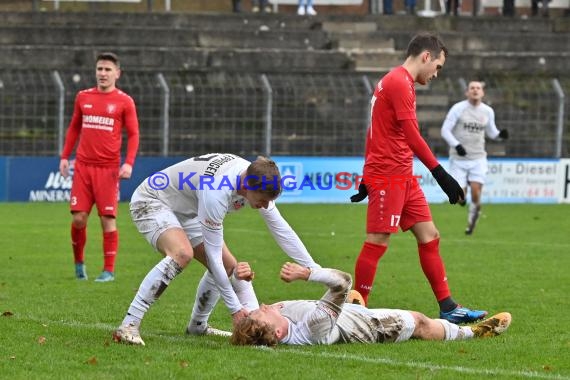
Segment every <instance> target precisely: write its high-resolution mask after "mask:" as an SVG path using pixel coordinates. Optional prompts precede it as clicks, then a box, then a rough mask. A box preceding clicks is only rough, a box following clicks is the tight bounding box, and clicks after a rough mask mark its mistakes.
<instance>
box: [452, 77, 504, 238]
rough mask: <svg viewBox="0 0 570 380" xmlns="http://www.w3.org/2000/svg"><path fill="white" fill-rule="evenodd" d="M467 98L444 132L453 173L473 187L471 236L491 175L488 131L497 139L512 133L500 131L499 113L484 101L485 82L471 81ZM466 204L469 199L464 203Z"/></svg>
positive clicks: (469, 221) (454, 109) (469, 220)
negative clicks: (487, 176) (487, 148)
mask: <svg viewBox="0 0 570 380" xmlns="http://www.w3.org/2000/svg"><path fill="white" fill-rule="evenodd" d="M465 95H466V96H467V99H466V100H463V101H461V102H459V103H456V104H455V105H453V107H451V109H450V110H449V112H448V113H447V116H446V118H445V121H444V122H443V126H442V127H441V135H442V136H443V138H444V139H445V141H446V142H447V144H448V145H449V173H450V174H451V175H452V176H453V177H454V178H455V179H456V180H457V182H458V183H459V184H460V185H461V187H463V190H464V191H465V194H467V185H469V187H470V188H471V204H470V205H469V213H468V216H467V228H466V229H465V233H466V234H467V235H471V234H472V233H473V230H474V229H475V225H476V224H477V220H478V219H479V216H480V215H481V192H482V190H483V184H484V183H485V177H486V175H487V152H486V151H485V134H486V135H487V136H488V137H489V138H491V139H494V140H497V139H503V140H506V139H507V138H508V137H509V132H508V131H507V130H506V129H503V130H501V131H499V130H498V129H497V126H496V125H495V112H494V111H493V109H492V108H491V107H490V106H488V105H487V104H485V103H483V96H484V95H485V92H484V91H483V83H482V82H479V81H471V82H469V85H468V86H467V90H466V92H465ZM461 204H462V205H465V201H463V202H462V203H461Z"/></svg>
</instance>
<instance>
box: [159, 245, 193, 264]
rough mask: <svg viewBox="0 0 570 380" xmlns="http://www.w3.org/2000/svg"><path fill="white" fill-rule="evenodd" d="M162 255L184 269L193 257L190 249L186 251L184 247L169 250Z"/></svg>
mask: <svg viewBox="0 0 570 380" xmlns="http://www.w3.org/2000/svg"><path fill="white" fill-rule="evenodd" d="M164 253H165V254H166V255H167V256H169V257H172V259H173V260H174V261H176V263H177V264H178V265H180V267H182V268H185V267H186V266H187V265H188V263H190V261H192V258H193V257H194V253H193V252H192V249H188V248H185V247H179V248H173V249H169V250H167V251H166V252H164Z"/></svg>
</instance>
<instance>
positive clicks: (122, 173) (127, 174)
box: [119, 164, 133, 179]
mask: <svg viewBox="0 0 570 380" xmlns="http://www.w3.org/2000/svg"><path fill="white" fill-rule="evenodd" d="M131 174H133V167H132V166H131V165H129V164H123V166H121V169H119V178H121V179H129V178H131Z"/></svg>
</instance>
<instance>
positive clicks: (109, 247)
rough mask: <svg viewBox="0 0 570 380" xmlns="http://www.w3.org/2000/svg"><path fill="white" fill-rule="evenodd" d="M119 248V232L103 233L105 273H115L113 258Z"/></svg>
mask: <svg viewBox="0 0 570 380" xmlns="http://www.w3.org/2000/svg"><path fill="white" fill-rule="evenodd" d="M118 248H119V232H118V231H117V230H115V231H111V232H103V257H104V261H105V264H104V266H103V270H106V271H107V272H111V273H114V272H115V257H117V250H118Z"/></svg>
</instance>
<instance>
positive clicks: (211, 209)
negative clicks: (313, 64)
mask: <svg viewBox="0 0 570 380" xmlns="http://www.w3.org/2000/svg"><path fill="white" fill-rule="evenodd" d="M281 190H282V186H281V176H280V174H279V169H278V167H277V165H276V164H275V162H274V161H272V160H270V159H268V158H264V157H259V158H258V159H257V160H255V161H254V162H249V161H247V160H245V159H243V158H241V157H238V156H236V155H233V154H228V153H212V154H207V155H203V156H199V157H194V158H190V159H188V160H185V161H182V162H180V163H178V164H175V165H173V166H170V167H168V168H166V169H164V170H163V171H161V172H157V173H155V174H153V175H151V176H150V177H148V178H147V179H146V180H145V181H144V182H143V183H141V184H140V185H139V187H138V188H137V189H136V190H135V192H134V193H133V196H132V198H131V204H130V211H131V217H132V219H133V221H134V223H135V225H136V226H137V228H138V230H139V232H140V233H141V234H142V235H144V236H145V238H146V239H147V241H148V242H149V243H150V244H151V245H152V246H153V247H154V248H155V249H156V250H157V251H159V252H160V253H162V254H163V255H164V258H163V259H162V260H161V261H160V262H159V263H158V264H157V265H156V266H155V267H154V268H153V269H151V270H150V272H148V274H147V275H146V277H145V278H144V280H143V281H142V283H141V285H140V286H139V289H138V291H137V294H136V295H135V298H134V299H133V301H132V302H131V305H130V307H129V309H128V312H127V315H126V316H125V318H124V319H123V322H122V324H121V326H120V327H119V328H118V329H117V330H116V331H115V332H114V333H113V340H114V341H116V342H124V343H129V344H137V345H144V341H143V340H142V338H141V336H140V332H139V331H140V324H141V321H142V319H143V317H144V315H145V313H146V312H147V311H148V309H149V308H150V306H151V305H152V304H153V303H154V302H155V301H156V300H157V299H158V298H159V297H160V295H161V294H162V293H163V292H164V290H165V289H166V288H167V286H168V284H169V283H170V281H172V280H173V279H174V278H175V277H176V276H177V275H179V274H180V273H181V272H182V270H183V269H184V268H185V267H186V266H187V265H188V263H189V262H190V261H191V260H192V258H196V259H197V260H198V261H199V262H201V263H202V264H204V266H206V267H207V268H208V270H207V271H206V274H205V275H204V276H203V278H202V280H201V282H200V284H199V286H198V292H197V298H196V302H195V305H194V310H193V314H192V319H191V321H190V323H189V325H188V328H187V332H188V333H193V334H208V333H212V334H220V335H223V333H226V334H227V335H229V332H223V331H220V330H216V329H213V328H210V327H208V326H207V320H208V316H209V315H210V313H211V311H212V309H213V307H214V305H215V303H216V302H217V300H218V298H219V295H220V294H221V297H222V298H223V300H224V303H225V304H226V306H227V307H228V308H229V311H230V313H231V314H232V318H233V321H234V323H236V322H237V321H238V320H239V319H241V318H243V317H245V316H247V315H248V313H249V312H250V311H252V310H255V309H257V308H259V303H258V302H257V297H256V296H255V293H254V291H253V287H252V285H251V280H252V279H253V272H251V270H250V268H249V265H247V263H244V264H242V265H240V266H239V267H238V266H237V260H236V259H235V257H234V256H233V255H232V254H231V252H230V251H229V249H228V247H227V246H226V244H225V242H224V235H223V221H224V218H225V216H226V214H227V213H229V212H234V211H238V210H240V209H241V208H243V207H245V206H247V205H248V204H249V205H251V207H253V208H255V209H258V210H259V213H260V215H261V216H262V217H263V219H264V220H265V222H266V224H267V226H268V228H269V230H270V232H271V234H272V235H273V237H274V238H275V240H276V242H277V243H278V245H279V246H280V247H281V249H283V251H285V253H286V254H287V255H288V256H289V257H291V258H292V259H293V260H295V261H296V262H298V263H300V264H301V265H304V266H307V267H311V268H319V267H320V266H319V265H318V264H316V263H315V261H314V260H313V259H312V257H311V255H310V254H309V252H308V251H307V249H306V248H305V246H304V245H303V243H302V242H301V240H300V239H299V237H298V236H297V234H296V233H295V232H294V231H293V229H292V228H291V227H290V226H289V224H288V223H287V222H286V221H285V219H283V217H282V216H281V214H280V213H279V210H278V209H277V207H276V206H275V202H274V200H275V199H276V198H277V197H278V196H279V195H280V193H281Z"/></svg>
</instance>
